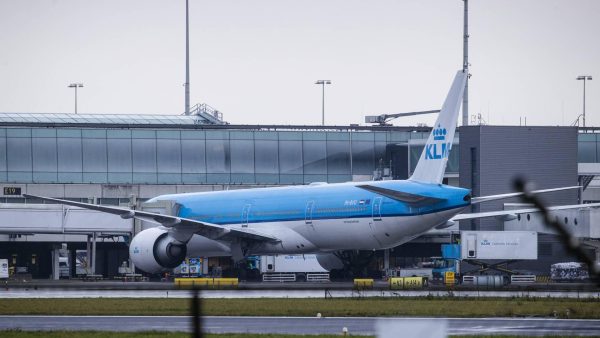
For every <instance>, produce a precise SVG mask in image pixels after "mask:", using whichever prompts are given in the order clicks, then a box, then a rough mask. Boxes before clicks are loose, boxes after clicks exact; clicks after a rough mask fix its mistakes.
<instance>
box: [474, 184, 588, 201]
mask: <svg viewBox="0 0 600 338" xmlns="http://www.w3.org/2000/svg"><path fill="white" fill-rule="evenodd" d="M579 188H581V187H580V186H578V185H575V186H572V187H560V188H552V189H543V190H536V191H532V192H531V194H543V193H546V192H554V191H563V190H572V189H579ZM518 196H523V193H522V192H512V193H508V194H501V195H490V196H481V197H473V198H472V199H471V204H477V203H481V202H488V201H495V200H501V199H505V198H511V197H518Z"/></svg>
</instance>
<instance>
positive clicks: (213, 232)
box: [23, 194, 279, 242]
mask: <svg viewBox="0 0 600 338" xmlns="http://www.w3.org/2000/svg"><path fill="white" fill-rule="evenodd" d="M23 197H26V198H39V199H41V200H44V201H50V202H56V203H60V204H66V205H71V206H74V207H80V208H84V209H91V210H96V211H101V212H106V213H109V214H113V215H119V216H121V218H125V219H127V218H136V219H140V220H143V221H147V222H152V223H155V224H160V225H162V226H164V227H166V228H171V229H173V230H175V231H177V232H193V233H195V234H198V235H200V236H204V237H207V238H210V239H215V240H216V239H219V240H227V239H233V238H246V239H252V240H257V241H266V242H279V239H278V238H276V237H273V236H269V235H267V234H263V233H261V232H259V231H256V230H254V229H249V228H239V227H224V226H222V225H218V224H213V223H208V222H202V221H197V220H193V219H189V218H182V217H177V216H171V215H163V214H159V213H154V212H148V211H141V210H131V209H125V208H121V207H113V206H106V205H97V204H90V203H81V202H74V201H69V200H63V199H58V198H51V197H43V196H35V195H27V194H23Z"/></svg>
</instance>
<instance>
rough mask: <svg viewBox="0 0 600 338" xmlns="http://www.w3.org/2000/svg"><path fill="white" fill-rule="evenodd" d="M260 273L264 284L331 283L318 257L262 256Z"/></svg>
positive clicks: (327, 272)
mask: <svg viewBox="0 0 600 338" xmlns="http://www.w3.org/2000/svg"><path fill="white" fill-rule="evenodd" d="M260 273H261V275H262V279H263V282H295V281H307V282H323V281H329V271H327V270H325V269H324V268H323V267H322V266H321V264H319V262H318V261H317V256H316V255H275V256H261V257H260Z"/></svg>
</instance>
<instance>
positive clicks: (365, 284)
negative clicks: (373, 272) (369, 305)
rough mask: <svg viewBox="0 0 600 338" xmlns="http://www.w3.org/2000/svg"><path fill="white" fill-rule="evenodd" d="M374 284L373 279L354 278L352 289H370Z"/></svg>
mask: <svg viewBox="0 0 600 338" xmlns="http://www.w3.org/2000/svg"><path fill="white" fill-rule="evenodd" d="M374 284H375V281H373V278H354V288H355V289H357V290H366V289H372V288H373V285H374Z"/></svg>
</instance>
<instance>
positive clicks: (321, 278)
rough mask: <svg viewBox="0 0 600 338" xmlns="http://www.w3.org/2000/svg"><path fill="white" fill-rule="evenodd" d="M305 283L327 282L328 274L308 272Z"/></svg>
mask: <svg viewBox="0 0 600 338" xmlns="http://www.w3.org/2000/svg"><path fill="white" fill-rule="evenodd" d="M306 281H307V282H329V274H328V273H326V272H309V273H307V274H306Z"/></svg>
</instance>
